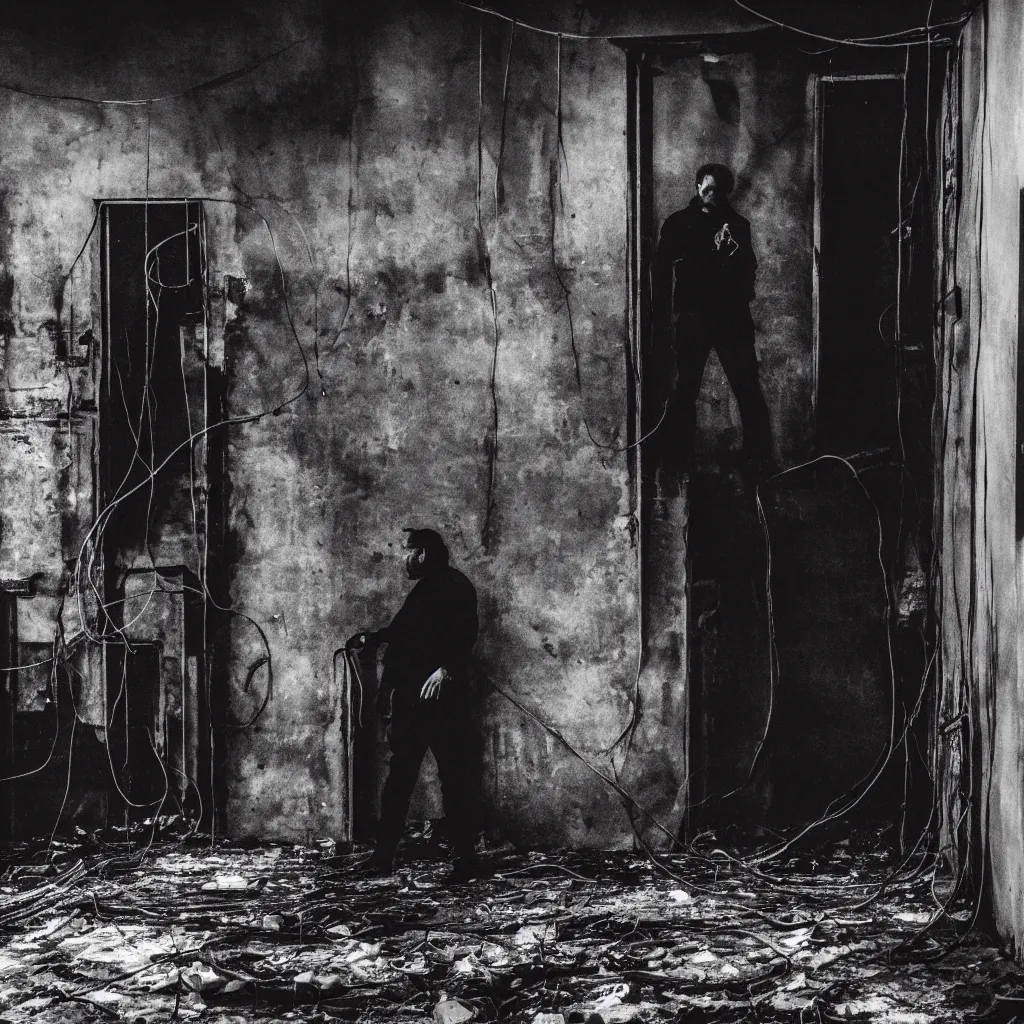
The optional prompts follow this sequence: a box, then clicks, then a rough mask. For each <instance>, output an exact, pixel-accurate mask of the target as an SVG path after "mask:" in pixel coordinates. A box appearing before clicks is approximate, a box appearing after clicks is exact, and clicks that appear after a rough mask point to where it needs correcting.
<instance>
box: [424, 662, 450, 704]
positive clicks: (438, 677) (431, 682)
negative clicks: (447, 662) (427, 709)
mask: <svg viewBox="0 0 1024 1024" xmlns="http://www.w3.org/2000/svg"><path fill="white" fill-rule="evenodd" d="M450 679H451V676H450V675H449V674H448V669H446V668H445V667H444V666H443V665H442V666H441V668H439V669H437V670H436V671H434V672H432V673H431V674H430V676H429V678H428V679H427V681H426V682H425V683H424V684H423V689H421V690H420V700H434V699H435V698H437V697H439V696H440V694H441V686H442V685H443V684H444V683H447V682H448V681H449V680H450Z"/></svg>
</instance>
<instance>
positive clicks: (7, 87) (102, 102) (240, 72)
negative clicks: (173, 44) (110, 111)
mask: <svg viewBox="0 0 1024 1024" xmlns="http://www.w3.org/2000/svg"><path fill="white" fill-rule="evenodd" d="M312 38H313V37H312V36H302V37H301V38H299V39H293V40H292V41H291V42H288V43H285V45H284V46H281V47H279V48H278V49H276V50H274V51H273V52H272V53H268V54H267V55H266V56H265V57H259V58H257V59H256V60H254V61H251V62H250V63H248V64H245V65H243V66H242V67H240V68H236V69H235V70H234V71H228V72H226V73H225V74H223V75H217V76H216V77H215V78H210V79H208V80H207V81H205V82H199V83H197V84H196V85H191V86H188V87H187V88H185V89H182V90H181V91H180V92H174V93H167V94H165V95H163V96H151V97H149V98H148V99H137V100H115V99H102V98H97V97H92V96H74V95H70V94H66V93H46V92H33V91H32V90H30V89H24V88H22V87H21V86H19V85H13V84H11V83H7V82H3V83H0V89H2V90H3V91H4V92H12V93H16V94H17V95H19V96H31V97H32V98H33V99H40V100H62V101H65V102H71V103H92V104H95V105H96V106H101V107H145V106H149V105H150V104H153V103H168V102H170V101H171V100H180V99H184V98H186V97H189V96H193V95H196V94H197V93H201V92H209V91H211V90H213V89H219V88H220V87H221V86H224V85H228V84H229V83H231V82H235V81H237V80H238V79H239V78H244V77H245V76H246V75H249V74H251V73H252V72H253V71H256V70H257V69H258V68H261V67H263V65H264V64H269V63H270V62H271V61H273V60H276V59H277V58H278V57H280V56H282V55H284V54H286V53H288V51H289V50H293V49H294V48H295V47H296V46H300V45H302V44H303V43H307V42H309V41H310V40H311V39H312Z"/></svg>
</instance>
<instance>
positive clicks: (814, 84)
mask: <svg viewBox="0 0 1024 1024" xmlns="http://www.w3.org/2000/svg"><path fill="white" fill-rule="evenodd" d="M808 89H809V90H810V91H811V102H812V104H813V109H814V127H813V130H814V214H813V239H812V248H811V332H812V336H811V344H812V346H813V365H812V371H811V372H812V373H813V374H814V391H813V397H812V399H811V430H812V432H813V436H814V437H815V439H817V436H818V422H817V420H818V398H819V395H818V389H819V386H820V381H821V373H820V355H821V200H822V180H821V163H822V161H821V151H822V140H823V138H824V130H825V129H824V109H825V104H824V82H823V81H822V77H821V75H811V76H810V80H809V83H808Z"/></svg>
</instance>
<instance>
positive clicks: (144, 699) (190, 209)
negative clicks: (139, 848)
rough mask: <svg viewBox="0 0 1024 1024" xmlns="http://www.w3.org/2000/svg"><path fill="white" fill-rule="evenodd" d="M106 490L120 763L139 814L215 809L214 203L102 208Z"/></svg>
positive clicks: (110, 681)
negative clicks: (210, 244)
mask: <svg viewBox="0 0 1024 1024" xmlns="http://www.w3.org/2000/svg"><path fill="white" fill-rule="evenodd" d="M101 217H102V235H101V245H102V289H103V325H104V352H103V366H102V377H101V389H100V416H99V421H100V426H99V448H98V463H99V493H100V503H99V508H100V524H101V529H102V535H101V539H100V550H101V552H102V559H103V568H104V586H103V596H104V601H105V605H104V621H103V627H104V632H105V634H106V636H107V638H108V640H107V643H106V646H105V650H106V657H105V664H106V678H107V725H108V729H107V734H108V744H109V750H110V754H111V766H110V767H111V773H112V776H113V782H114V786H115V788H116V790H117V791H118V796H119V797H120V799H119V800H118V801H116V802H115V804H114V806H118V805H120V806H125V807H127V808H128V811H129V815H130V816H141V817H148V816H150V815H152V814H154V813H159V811H160V810H161V809H162V812H163V813H165V814H168V813H173V812H174V811H175V810H176V809H177V810H178V811H180V812H181V813H183V814H185V815H186V816H188V817H189V818H190V819H202V818H206V819H208V818H209V816H210V814H211V813H212V810H213V807H212V804H213V800H212V785H211V765H212V749H213V741H212V728H211V725H212V716H211V708H210V685H209V666H208V661H209V659H208V657H207V652H208V650H209V649H210V644H209V643H208V639H207V638H208V634H209V633H210V620H211V618H212V614H213V613H214V609H213V608H212V606H211V601H210V590H209V588H208V582H207V581H208V579H209V577H210V575H211V572H214V573H215V569H216V564H215V563H216V558H217V551H218V549H219V544H218V542H217V533H218V529H219V526H218V523H217V522H216V508H215V507H214V504H213V503H212V502H208V500H207V496H208V495H209V494H210V492H211V490H212V491H217V490H219V489H221V488H219V486H218V482H217V480H216V477H217V475H218V473H219V472H220V470H219V466H220V460H219V458H218V456H217V451H216V449H215V448H211V445H210V444H209V442H208V434H207V430H208V426H209V422H210V417H209V415H208V409H209V408H210V407H211V405H212V404H214V403H212V402H211V396H212V394H215V393H216V389H215V388H211V386H210V385H211V382H210V380H209V379H208V371H207V359H206V355H207V325H208V316H207V301H208V299H207V285H206V272H207V268H206V258H205V234H204V221H203V210H202V206H201V204H200V203H198V202H193V201H187V200H166V201H149V202H132V201H126V202H107V203H104V204H103V205H102V209H101Z"/></svg>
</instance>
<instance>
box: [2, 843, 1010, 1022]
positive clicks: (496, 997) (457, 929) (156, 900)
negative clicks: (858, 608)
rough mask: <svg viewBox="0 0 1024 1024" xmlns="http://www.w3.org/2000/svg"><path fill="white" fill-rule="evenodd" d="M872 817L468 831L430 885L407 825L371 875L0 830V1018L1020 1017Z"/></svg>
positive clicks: (348, 863) (1006, 980) (999, 975)
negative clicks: (646, 842) (516, 832)
mask: <svg viewBox="0 0 1024 1024" xmlns="http://www.w3.org/2000/svg"><path fill="white" fill-rule="evenodd" d="M872 836H873V838H871V837H869V839H866V840H865V839H864V838H863V837H861V839H860V840H857V839H856V838H855V839H854V840H846V841H845V842H841V843H835V842H832V843H830V844H829V845H828V847H827V848H824V849H819V850H817V851H816V852H815V854H814V856H811V855H810V854H808V853H803V854H801V855H799V856H788V857H786V856H783V857H781V858H780V859H777V860H772V861H769V862H766V863H763V864H761V865H760V866H756V867H755V866H752V864H753V861H752V860H748V861H743V860H741V859H739V858H738V857H736V856H735V855H734V853H735V851H733V853H726V852H725V851H724V850H722V849H716V848H715V847H714V846H713V845H712V844H711V843H710V842H709V841H708V839H707V837H703V838H702V842H701V844H700V845H699V847H698V848H696V849H693V850H691V851H690V852H689V853H687V854H686V855H680V856H672V857H659V858H658V860H657V862H655V861H654V860H652V859H651V858H649V857H645V856H640V855H635V854H600V853H579V852H577V853H566V854H560V855H555V854H550V855H541V854H523V853H517V852H515V851H513V850H511V849H510V848H500V849H490V850H487V851H486V852H485V853H484V855H483V857H484V863H485V865H486V867H487V869H488V870H489V871H490V872H491V874H490V876H489V877H486V878H482V879H479V880H476V881H474V882H472V883H470V884H468V885H460V886H453V887H451V888H448V887H445V885H444V877H445V874H446V872H447V864H446V863H445V862H444V860H443V856H441V851H440V850H439V849H438V848H437V847H436V844H433V843H432V841H431V840H430V839H429V838H424V835H423V834H422V833H421V834H420V836H419V839H418V841H414V842H413V843H412V844H411V847H410V849H409V850H408V853H407V858H406V859H405V860H401V861H400V862H399V867H398V870H397V872H396V874H395V875H393V876H391V877H385V878H375V877H369V876H367V875H365V874H361V873H360V871H359V868H358V861H359V857H358V855H356V854H344V855H342V854H337V853H336V852H335V850H334V847H333V844H331V843H330V842H325V843H322V844H320V845H319V846H313V847H307V846H268V845H264V846H252V847H245V846H239V845H237V844H234V845H233V844H229V843H223V842H216V843H211V842H210V840H209V838H206V839H205V840H204V839H202V838H201V837H198V836H191V837H189V838H187V839H184V840H178V841H170V840H166V839H163V840H160V841H157V842H154V843H151V844H150V845H149V846H148V847H145V846H143V848H141V849H140V847H139V845H138V844H136V845H135V846H134V847H133V848H132V849H129V847H128V845H127V843H126V842H122V843H118V844H113V843H105V842H102V841H100V839H98V838H97V837H95V836H91V837H83V842H82V843H81V844H80V845H73V844H67V843H52V844H51V845H50V846H49V847H39V848H31V847H21V848H18V849H12V848H8V850H7V851H6V858H5V860H6V863H7V865H8V867H7V868H6V870H5V872H4V873H3V875H2V877H0V925H2V932H0V1022H2V1021H6V1022H11V1024H14V1022H20V1021H27V1020H36V1021H47V1022H50V1021H55V1022H56V1021H69V1022H70V1021H96V1020H103V1019H106V1020H123V1021H130V1022H134V1024H142V1022H145V1024H153V1022H156V1021H165V1020H172V1019H173V1020H186V1021H187V1020H198V1019H201V1020H203V1021H216V1022H236V1021H252V1020H266V1019H284V1020H298V1021H310V1022H311V1021H327V1020H331V1019H338V1020H352V1021H356V1020H358V1021H388V1022H395V1021H434V1022H436V1024H467V1022H469V1021H481V1022H482V1021H508V1022H524V1024H577V1022H578V1024H626V1022H648V1021H678V1022H702V1021H709V1022H710V1021H716V1022H717V1021H722V1022H725V1021H760V1022H782V1021H792V1022H794V1024H796V1022H801V1024H811V1022H814V1024H825V1022H828V1021H834V1020H843V1021H849V1020H861V1021H872V1022H891V1024H929V1022H933V1021H962V1020H974V1019H977V1020H986V1021H988V1020H991V1021H996V1020H999V1021H1011V1020H1013V1019H1015V1018H1014V1016H1013V1013H1012V1012H1011V1011H1012V1010H1013V1008H1014V1007H1017V1008H1020V1009H1021V1010H1022V1018H1021V1019H1024V971H1022V970H1021V969H1020V968H1018V966H1017V965H1015V964H1014V963H1013V962H1012V961H1011V960H1008V959H1005V958H1004V957H1003V956H1002V955H1001V954H1000V952H999V951H998V950H997V949H995V948H994V947H993V946H992V944H991V940H990V939H989V938H987V937H986V936H984V935H983V934H981V933H980V932H978V931H977V930H972V929H971V924H972V920H973V916H974V915H973V909H972V907H971V906H970V905H969V904H964V903H957V902H952V901H950V898H949V897H950V894H949V893H948V892H947V891H946V890H947V889H948V888H949V883H948V881H944V880H943V877H942V875H941V873H938V872H935V871H934V870H933V868H932V866H931V863H930V862H928V865H927V870H921V869H920V867H919V869H918V870H916V871H915V870H911V869H910V868H907V867H906V866H903V865H901V863H900V858H899V857H898V856H896V855H894V854H892V853H891V852H890V851H889V850H888V849H887V848H886V847H885V846H884V845H883V844H882V843H881V841H880V839H879V837H878V835H877V834H872ZM428 858H429V859H428ZM944 893H945V895H944ZM944 900H945V901H947V902H948V905H945V904H944V902H943V901H944ZM943 907H944V908H945V912H944V913H943V912H940V911H941V910H942V908H943Z"/></svg>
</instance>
